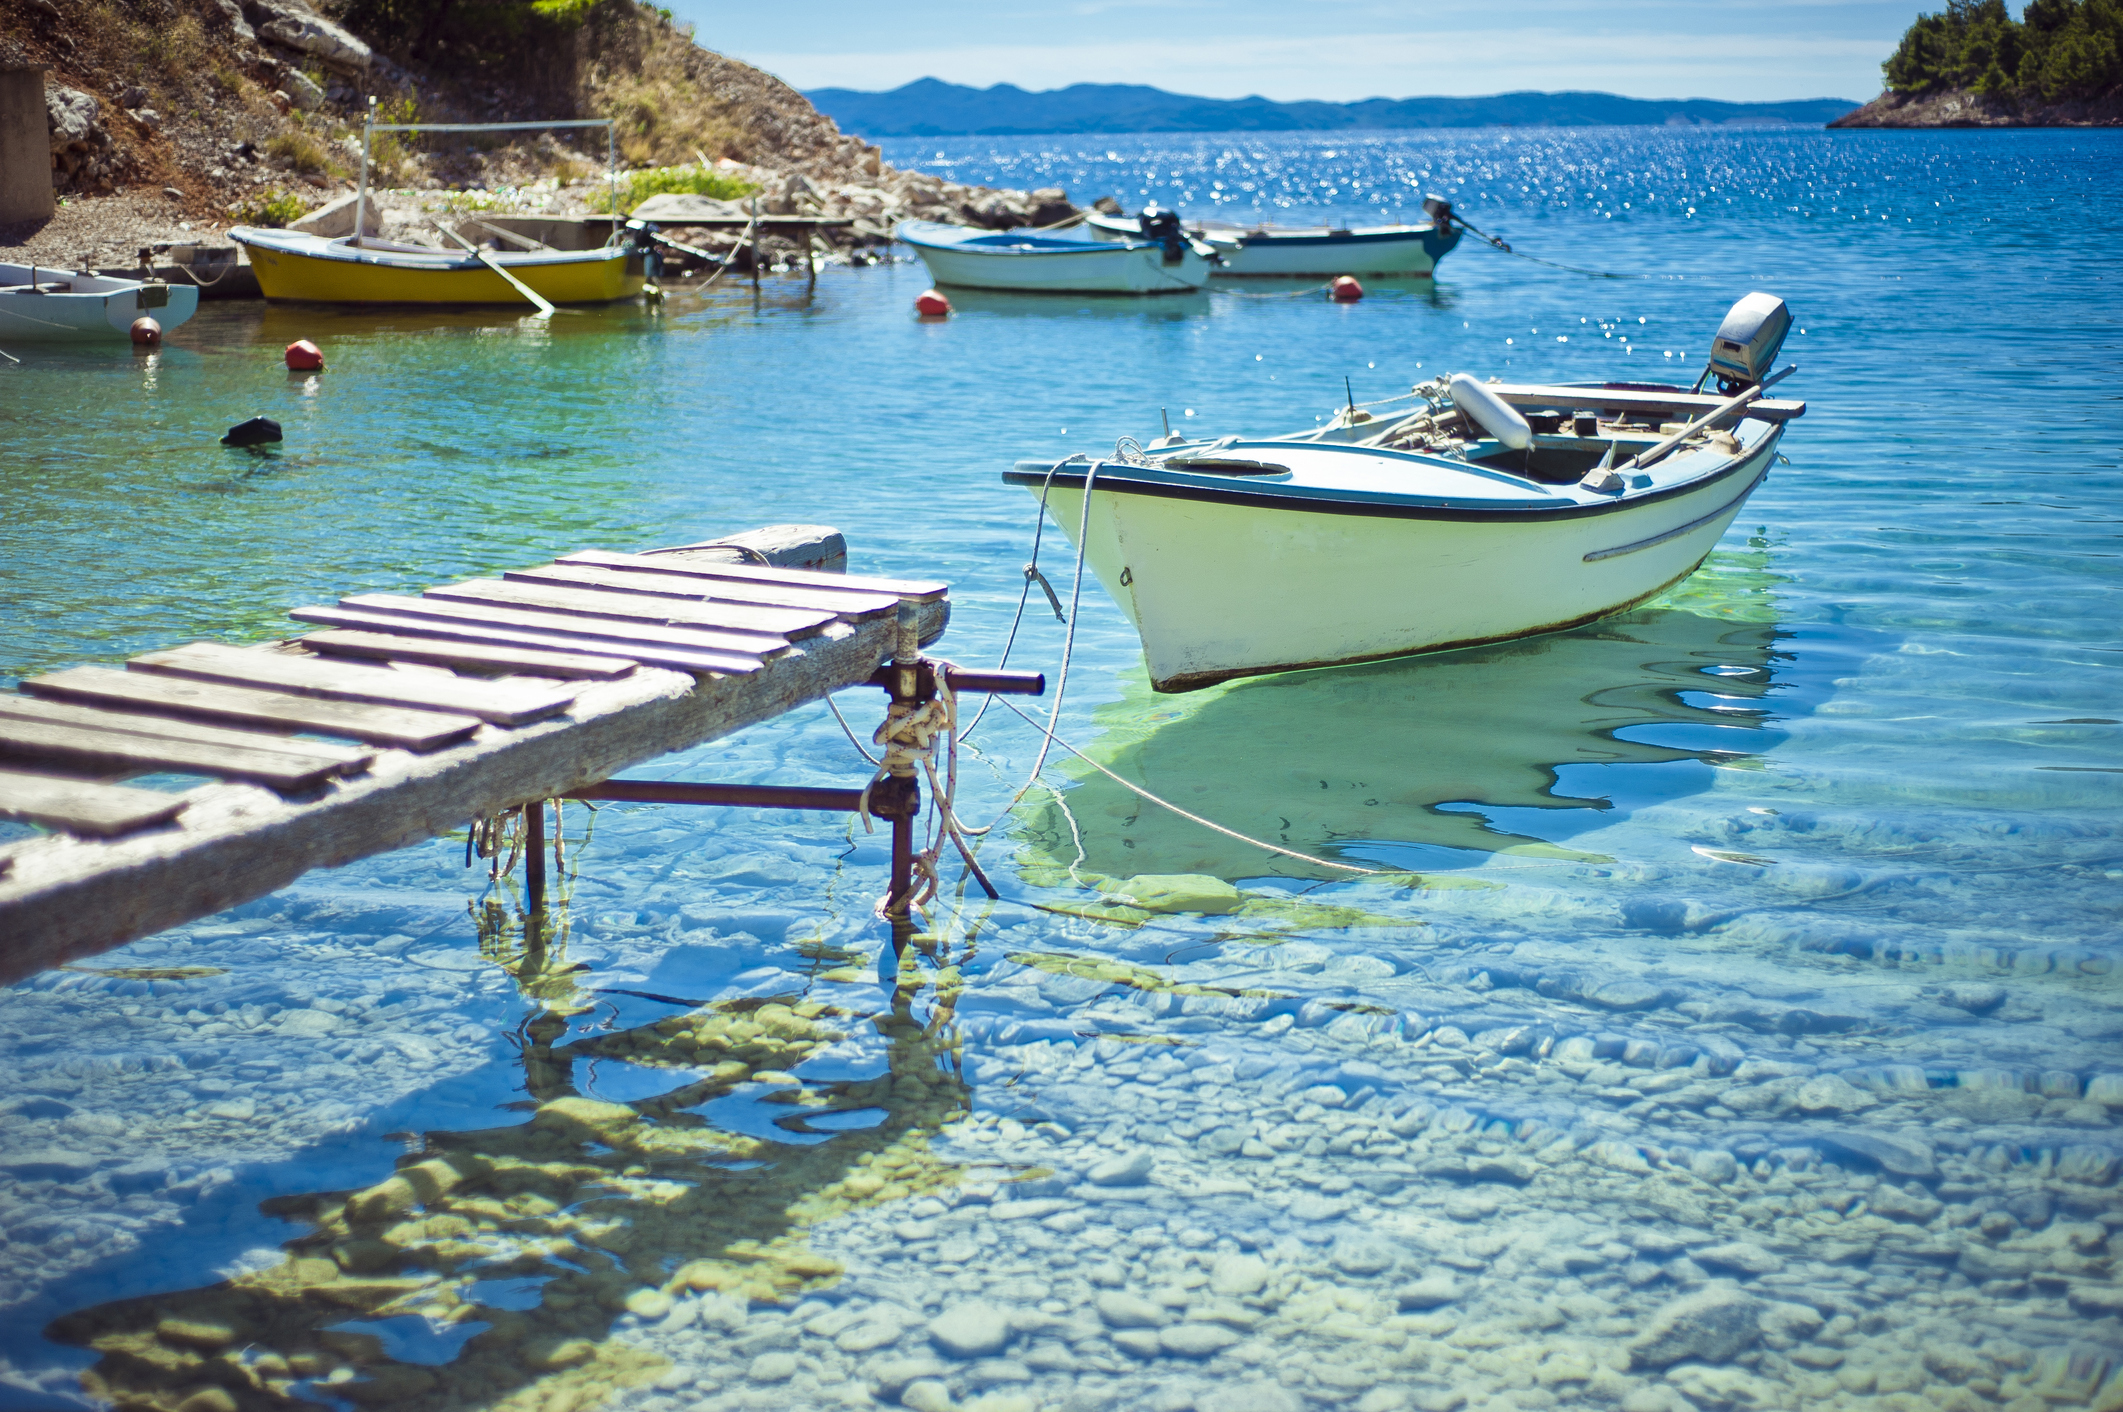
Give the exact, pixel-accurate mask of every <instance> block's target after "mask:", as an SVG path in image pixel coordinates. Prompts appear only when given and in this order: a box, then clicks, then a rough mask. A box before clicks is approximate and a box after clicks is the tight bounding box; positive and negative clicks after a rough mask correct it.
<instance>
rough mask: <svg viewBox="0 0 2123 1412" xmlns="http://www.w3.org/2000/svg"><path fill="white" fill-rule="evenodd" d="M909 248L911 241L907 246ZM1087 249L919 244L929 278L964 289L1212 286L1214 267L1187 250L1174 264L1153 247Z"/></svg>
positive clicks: (1145, 290) (1101, 290)
mask: <svg viewBox="0 0 2123 1412" xmlns="http://www.w3.org/2000/svg"><path fill="white" fill-rule="evenodd" d="M909 243H910V244H911V243H912V242H909ZM1082 244H1083V247H1084V248H1083V250H1082V251H1081V252H1078V251H1069V252H1066V253H1050V252H1046V251H1041V252H1039V253H1036V254H1031V253H1015V252H1008V251H978V250H954V249H947V248H943V247H939V246H933V245H915V246H914V249H915V252H916V253H917V254H919V255H920V256H921V260H922V263H923V264H924V265H927V266H928V267H929V278H930V279H932V280H934V281H936V283H938V284H940V285H952V286H956V287H959V288H963V289H1012V290H1019V291H1022V292H1026V293H1039V294H1185V293H1188V292H1190V291H1192V290H1197V289H1200V288H1201V287H1202V286H1203V285H1204V284H1206V283H1208V281H1209V272H1210V270H1211V268H1212V267H1211V265H1210V264H1209V262H1208V261H1207V260H1206V259H1204V258H1203V257H1202V256H1201V255H1199V254H1197V253H1195V252H1194V251H1192V250H1189V251H1188V252H1187V253H1186V255H1185V256H1184V257H1183V258H1182V259H1181V260H1180V262H1179V263H1178V264H1176V265H1168V264H1166V263H1165V252H1164V251H1163V250H1161V249H1159V248H1158V247H1157V246H1154V245H1138V246H1131V247H1122V246H1118V245H1109V244H1105V243H1103V242H1098V243H1094V242H1091V241H1084V242H1082Z"/></svg>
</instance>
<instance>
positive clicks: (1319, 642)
mask: <svg viewBox="0 0 2123 1412" xmlns="http://www.w3.org/2000/svg"><path fill="white" fill-rule="evenodd" d="M1789 325H1790V315H1789V313H1788V312H1787V311H1786V309H1785V307H1784V303H1783V301H1782V300H1779V299H1776V298H1775V297H1773V296H1770V295H1762V294H1757V295H1750V296H1749V297H1748V298H1747V299H1744V300H1742V301H1741V302H1740V303H1739V304H1737V305H1735V306H1734V308H1733V310H1732V312H1731V313H1730V314H1728V315H1727V317H1726V320H1725V323H1724V325H1723V326H1722V327H1721V328H1720V329H1719V333H1718V338H1717V339H1716V340H1715V342H1714V344H1713V347H1714V349H1715V350H1716V351H1715V352H1714V353H1713V355H1712V362H1711V366H1710V367H1709V368H1708V369H1706V370H1705V378H1706V379H1707V378H1709V377H1712V376H1715V377H1716V378H1717V379H1718V381H1719V383H1720V386H1721V389H1722V391H1721V392H1720V393H1718V394H1708V393H1704V392H1702V391H1700V388H1701V386H1702V380H1699V381H1698V383H1697V387H1696V388H1694V389H1691V388H1686V387H1678V386H1669V385H1664V384H1652V383H1593V384H1570V385H1557V386H1506V385H1502V384H1496V383H1487V384H1485V383H1480V382H1477V381H1475V380H1474V379H1473V378H1471V377H1469V376H1467V375H1465V374H1459V375H1456V376H1454V377H1452V378H1451V379H1449V380H1447V379H1437V380H1434V381H1432V382H1429V383H1425V384H1420V385H1418V386H1417V388H1416V390H1415V404H1414V405H1413V406H1412V407H1410V408H1409V409H1406V410H1403V411H1400V412H1398V413H1397V414H1395V415H1392V416H1384V417H1381V416H1378V415H1376V414H1374V413H1371V412H1368V411H1365V410H1363V409H1359V408H1354V407H1351V408H1347V409H1344V410H1343V411H1342V412H1340V413H1339V414H1337V416H1336V417H1335V418H1334V420H1333V422H1332V423H1330V424H1329V425H1328V426H1326V427H1323V428H1313V429H1308V430H1306V431H1303V432H1296V433H1291V434H1289V435H1285V436H1276V437H1264V438H1257V439H1245V438H1239V437H1224V438H1220V439H1217V440H1214V441H1204V440H1181V439H1179V438H1177V437H1173V436H1169V435H1168V436H1166V437H1163V438H1160V439H1159V440H1158V441H1156V442H1153V443H1152V444H1151V447H1150V448H1148V449H1144V448H1141V447H1138V446H1136V445H1135V444H1134V443H1133V442H1131V441H1129V440H1127V439H1125V438H1124V439H1123V440H1122V442H1121V444H1120V445H1119V446H1118V447H1117V448H1116V450H1115V454H1114V455H1113V456H1111V457H1100V458H1092V457H1086V456H1077V457H1072V458H1070V459H1069V460H1068V461H1064V462H1062V463H1060V464H1058V465H1048V464H1046V463H1043V462H1027V461H1021V462H1019V463H1017V465H1016V466H1015V467H1014V468H1013V469H1012V470H1010V471H1008V472H1005V473H1004V479H1005V480H1006V481H1007V482H1009V483H1011V484H1014V485H1020V486H1023V487H1025V488H1026V489H1028V490H1029V491H1031V492H1032V493H1033V494H1034V495H1036V496H1039V497H1040V498H1041V501H1042V503H1043V504H1044V505H1045V507H1046V509H1047V510H1048V512H1049V513H1050V514H1052V515H1053V517H1054V520H1055V522H1056V523H1057V524H1058V525H1059V526H1060V527H1061V528H1062V530H1063V532H1064V533H1066V534H1067V535H1068V536H1069V537H1070V538H1071V539H1072V540H1076V539H1078V536H1079V530H1080V528H1081V530H1082V542H1081V544H1080V548H1081V550H1082V552H1083V554H1084V558H1085V560H1086V562H1087V563H1088V564H1089V565H1090V567H1091V569H1092V571H1093V572H1094V573H1095V574H1096V575H1097V576H1098V579H1099V581H1100V582H1101V583H1102V584H1104V585H1105V587H1106V590H1107V592H1109V593H1111V594H1112V595H1113V597H1114V599H1115V600H1116V601H1117V602H1118V603H1119V605H1120V607H1121V609H1122V611H1123V612H1124V613H1126V614H1127V616H1128V618H1129V619H1130V621H1132V622H1133V623H1134V624H1135V627H1136V631H1137V633H1138V634H1139V635H1140V637H1141V638H1142V643H1143V655H1144V658H1145V661H1146V662H1147V664H1148V667H1149V672H1150V682H1151V685H1152V686H1153V687H1154V688H1155V689H1157V690H1159V691H1167V692H1176V691H1192V690H1195V689H1197V688H1200V687H1204V686H1209V685H1212V684H1214V683H1216V682H1219V681H1224V680H1226V679H1229V678H1232V677H1242V676H1252V675H1257V674H1262V673H1268V672H1284V671H1293V670H1297V669H1300V668H1308V667H1324V666H1332V665H1336V664H1340V663H1346V662H1363V661H1371V660H1376V659H1380V658H1387V657H1399V656H1404V655H1408V654H1411V653H1417V652H1435V651H1442V650H1446V649H1450V648H1457V647H1469V646H1474V645H1476V644H1480V643H1488V642H1498V641H1504V640H1508V639H1512V638H1520V637H1530V636H1533V635H1536V634H1539V633H1545V632H1553V631H1557V630H1559V629H1562V628H1568V627H1574V626H1577V625H1578V624H1581V623H1587V622H1591V621H1593V620H1595V619H1598V618H1603V617H1606V616H1608V615H1610V614H1613V613H1617V612H1621V611H1623V610H1624V609H1627V608H1631V607H1634V606H1635V605H1637V604H1640V603H1643V602H1645V601H1646V600H1648V599H1651V598H1653V597H1655V596H1656V595H1658V594H1659V593H1661V592H1663V591H1664V590H1666V589H1667V588H1669V587H1671V586H1672V585H1673V584H1675V583H1678V582H1679V581H1680V580H1682V579H1685V578H1687V577H1688V576H1689V575H1690V574H1692V573H1694V572H1695V570H1696V568H1697V566H1698V565H1700V564H1701V563H1702V562H1703V560H1704V558H1705V557H1707V556H1708V555H1709V553H1710V551H1711V549H1712V548H1713V547H1715V546H1716V544H1717V542H1718V539H1719V538H1720V536H1722V535H1723V534H1724V532H1725V530H1726V528H1727V526H1729V525H1730V524H1731V523H1732V521H1733V518H1734V516H1736V515H1738V514H1739V512H1740V507H1741V506H1742V505H1743V504H1745V503H1746V500H1747V497H1748V496H1749V495H1750V494H1751V493H1752V492H1753V491H1754V488H1755V487H1756V486H1757V485H1759V484H1761V482H1762V480H1763V478H1764V477H1765V476H1767V475H1768V473H1769V468H1770V466H1771V464H1772V463H1773V461H1774V460H1775V456H1776V447H1777V443H1778V441H1779V439H1780V438H1781V437H1782V435H1783V431H1784V426H1785V424H1786V423H1787V422H1789V421H1790V420H1791V419H1793V418H1795V417H1798V416H1801V415H1803V414H1804V412H1805V404H1804V403H1797V402H1782V401H1770V400H1767V399H1764V398H1763V397H1762V395H1761V394H1762V393H1763V392H1764V391H1766V389H1767V387H1768V386H1769V385H1771V384H1772V383H1774V382H1775V381H1777V380H1778V379H1779V378H1781V377H1783V376H1784V375H1785V374H1786V373H1788V372H1790V371H1791V369H1789V368H1787V369H1785V370H1784V372H1782V373H1777V374H1774V375H1772V374H1770V373H1769V371H1768V370H1769V367H1770V364H1771V363H1772V362H1773V360H1774V359H1775V357H1776V354H1777V352H1778V351H1779V349H1780V348H1781V346H1782V344H1783V339H1784V334H1785V331H1786V330H1787V329H1788V327H1789ZM1087 496H1088V497H1089V499H1090V504H1089V507H1088V514H1087V513H1086V506H1085V499H1086V497H1087Z"/></svg>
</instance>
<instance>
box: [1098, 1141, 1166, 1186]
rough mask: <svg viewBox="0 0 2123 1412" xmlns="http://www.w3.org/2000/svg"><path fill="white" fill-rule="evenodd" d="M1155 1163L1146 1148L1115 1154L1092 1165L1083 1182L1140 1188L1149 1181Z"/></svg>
mask: <svg viewBox="0 0 2123 1412" xmlns="http://www.w3.org/2000/svg"><path fill="white" fill-rule="evenodd" d="M1155 1162H1156V1157H1155V1156H1154V1154H1152V1153H1151V1151H1150V1149H1149V1148H1147V1147H1145V1148H1138V1149H1137V1150H1135V1151H1134V1152H1122V1153H1116V1154H1114V1155H1113V1156H1111V1157H1108V1158H1106V1159H1104V1160H1103V1161H1100V1162H1097V1163H1094V1164H1093V1165H1092V1167H1091V1170H1090V1171H1088V1172H1086V1173H1085V1174H1084V1180H1086V1181H1088V1182H1090V1183H1091V1184H1092V1185H1093V1186H1141V1185H1142V1184H1143V1183H1144V1182H1146V1181H1148V1180H1150V1168H1151V1166H1152V1165H1153V1164H1154V1163H1155Z"/></svg>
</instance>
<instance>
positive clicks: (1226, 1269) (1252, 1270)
mask: <svg viewBox="0 0 2123 1412" xmlns="http://www.w3.org/2000/svg"><path fill="white" fill-rule="evenodd" d="M1267 1283H1268V1262H1267V1261H1265V1260H1262V1259H1260V1258H1259V1257H1258V1256H1253V1255H1219V1256H1217V1257H1216V1264H1214V1265H1213V1266H1211V1267H1210V1269H1209V1292H1210V1293H1212V1294H1218V1295H1222V1296H1224V1297H1225V1298H1227V1299H1238V1298H1243V1297H1245V1296H1246V1295H1249V1294H1258V1293H1259V1292H1260V1291H1261V1290H1262V1289H1263V1288H1264V1287H1266V1285H1267Z"/></svg>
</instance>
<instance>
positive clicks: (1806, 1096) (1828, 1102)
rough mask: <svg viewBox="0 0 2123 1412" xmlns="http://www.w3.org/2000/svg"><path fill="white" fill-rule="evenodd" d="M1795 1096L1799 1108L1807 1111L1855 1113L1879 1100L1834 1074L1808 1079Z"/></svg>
mask: <svg viewBox="0 0 2123 1412" xmlns="http://www.w3.org/2000/svg"><path fill="white" fill-rule="evenodd" d="M1797 1097H1798V1104H1799V1108H1800V1110H1801V1111H1802V1112H1807V1113H1855V1112H1858V1111H1859V1110H1861V1109H1865V1108H1870V1107H1872V1106H1873V1105H1874V1104H1875V1103H1878V1102H1879V1100H1878V1099H1877V1098H1874V1097H1873V1096H1872V1095H1871V1094H1869V1093H1866V1092H1865V1091H1863V1090H1862V1089H1858V1088H1853V1087H1852V1086H1851V1085H1850V1084H1848V1083H1846V1082H1845V1081H1844V1080H1843V1079H1842V1078H1840V1077H1839V1076H1837V1075H1835V1074H1823V1075H1821V1076H1820V1077H1819V1078H1817V1079H1813V1080H1810V1081H1809V1082H1807V1083H1806V1084H1804V1085H1803V1086H1801V1087H1800V1089H1799V1091H1798V1095H1797Z"/></svg>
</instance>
